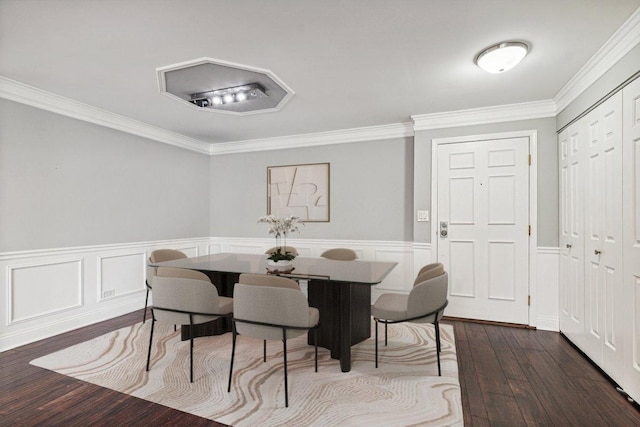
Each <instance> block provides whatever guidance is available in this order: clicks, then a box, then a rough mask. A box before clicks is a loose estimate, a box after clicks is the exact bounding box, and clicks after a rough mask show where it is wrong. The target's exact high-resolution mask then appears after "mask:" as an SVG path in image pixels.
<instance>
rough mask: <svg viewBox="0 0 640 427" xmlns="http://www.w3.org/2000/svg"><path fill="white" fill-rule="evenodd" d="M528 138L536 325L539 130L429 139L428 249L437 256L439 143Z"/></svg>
mask: <svg viewBox="0 0 640 427" xmlns="http://www.w3.org/2000/svg"><path fill="white" fill-rule="evenodd" d="M522 137H526V138H529V154H530V159H531V163H530V165H529V224H530V225H531V236H529V296H530V304H529V326H536V313H537V306H536V304H537V286H536V285H537V262H536V260H537V250H538V162H537V153H538V131H537V130H535V129H534V130H522V131H511V132H500V133H491V134H480V135H466V136H454V137H448V138H434V139H432V140H431V253H432V259H435V260H437V259H438V242H439V240H440V239H439V235H438V224H439V219H438V146H440V145H443V144H457V143H464V142H476V141H488V140H495V139H511V138H522Z"/></svg>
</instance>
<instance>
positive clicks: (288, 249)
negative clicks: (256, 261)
mask: <svg viewBox="0 0 640 427" xmlns="http://www.w3.org/2000/svg"><path fill="white" fill-rule="evenodd" d="M278 250H280V251H281V252H282V254H286V253H287V252H288V253H290V254H291V255H293V256H298V250H297V249H296V248H294V247H293V246H282V247H280V246H274V247H273V248H269V249H267V251H265V254H267V255H271V254H275V253H276V252H278Z"/></svg>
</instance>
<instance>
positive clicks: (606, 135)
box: [582, 92, 624, 381]
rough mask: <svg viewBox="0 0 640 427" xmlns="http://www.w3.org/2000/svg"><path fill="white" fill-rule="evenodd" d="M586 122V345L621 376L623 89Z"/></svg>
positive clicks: (593, 356) (595, 358) (613, 374)
mask: <svg viewBox="0 0 640 427" xmlns="http://www.w3.org/2000/svg"><path fill="white" fill-rule="evenodd" d="M582 121H584V123H585V125H586V137H587V140H586V163H585V166H586V168H585V169H586V176H585V248H584V250H585V267H586V268H585V278H584V279H585V312H584V319H585V346H584V348H583V350H584V352H585V353H586V354H587V355H588V356H589V357H590V358H591V359H592V360H593V361H594V362H596V363H597V364H598V365H600V366H601V367H602V368H603V369H604V370H605V371H606V372H607V373H608V374H609V375H610V376H611V377H612V378H613V379H614V380H616V381H620V379H621V378H622V366H623V354H622V326H623V323H622V322H623V318H622V317H621V314H622V310H621V307H620V305H621V303H622V301H623V298H624V296H623V295H622V93H621V92H619V93H617V94H615V95H614V96H612V97H611V98H609V99H608V100H607V101H605V102H604V103H603V104H602V105H600V106H598V107H597V108H596V109H595V110H593V111H592V112H591V113H589V114H588V115H587V116H586V117H584V118H583V119H582Z"/></svg>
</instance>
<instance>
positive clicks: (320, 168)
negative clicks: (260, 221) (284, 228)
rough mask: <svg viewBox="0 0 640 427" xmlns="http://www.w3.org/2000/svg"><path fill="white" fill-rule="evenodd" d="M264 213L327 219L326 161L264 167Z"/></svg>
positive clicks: (322, 220)
mask: <svg viewBox="0 0 640 427" xmlns="http://www.w3.org/2000/svg"><path fill="white" fill-rule="evenodd" d="M267 215H273V216H276V217H281V218H283V217H286V216H289V215H293V216H297V217H299V218H300V220H302V221H305V222H328V221H329V163H314V164H309V165H289V166H269V167H267Z"/></svg>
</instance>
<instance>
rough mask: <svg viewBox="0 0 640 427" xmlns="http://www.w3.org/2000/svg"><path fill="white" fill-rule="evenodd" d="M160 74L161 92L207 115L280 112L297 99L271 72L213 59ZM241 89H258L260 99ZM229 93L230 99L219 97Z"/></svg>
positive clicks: (194, 62) (166, 68)
mask: <svg viewBox="0 0 640 427" xmlns="http://www.w3.org/2000/svg"><path fill="white" fill-rule="evenodd" d="M157 72H158V84H159V87H160V92H162V93H164V94H166V95H169V96H171V97H173V98H174V99H177V100H178V101H180V102H184V103H185V104H187V105H189V106H191V107H194V108H196V109H199V110H202V111H207V112H216V113H226V114H238V115H243V114H255V113H265V112H269V111H278V110H280V109H281V108H282V107H283V106H284V104H286V102H287V101H288V100H289V99H290V98H291V97H292V96H293V95H294V92H293V91H292V90H291V89H290V88H289V87H287V86H286V85H285V84H284V82H282V81H281V80H280V79H279V78H278V77H277V76H276V75H275V74H273V73H272V72H271V71H269V70H262V69H259V68H254V67H249V66H246V65H240V64H232V63H230V62H225V61H221V60H216V59H211V58H200V59H196V60H193V61H189V62H183V63H180V64H174V65H168V66H166V67H161V68H158V69H157ZM241 87H257V88H259V89H258V93H259V95H257V96H254V97H251V96H248V97H247V96H246V95H244V92H241V91H240V89H238V88H241ZM225 93H227V94H228V95H229V96H228V99H225V98H224V97H223V96H222V95H220V96H217V94H225ZM244 98H246V99H244Z"/></svg>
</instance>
